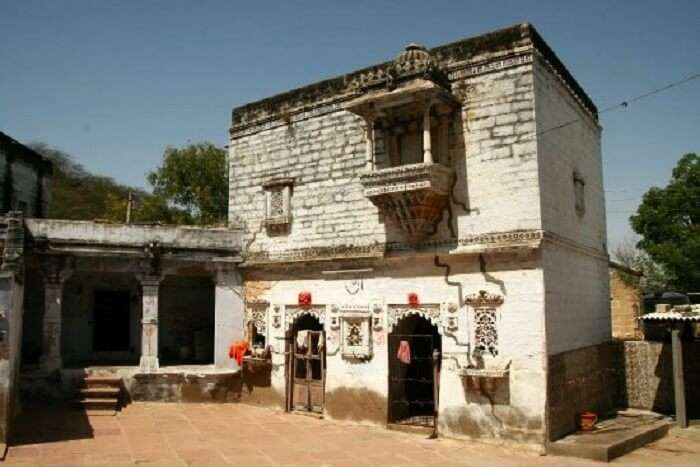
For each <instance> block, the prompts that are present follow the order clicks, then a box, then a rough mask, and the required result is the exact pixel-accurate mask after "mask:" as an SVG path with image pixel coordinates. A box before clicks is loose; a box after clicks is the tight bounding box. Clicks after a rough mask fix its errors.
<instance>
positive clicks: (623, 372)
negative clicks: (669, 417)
mask: <svg viewBox="0 0 700 467" xmlns="http://www.w3.org/2000/svg"><path fill="white" fill-rule="evenodd" d="M619 348H620V353H621V357H620V358H621V362H620V367H619V369H620V393H619V405H620V406H622V407H625V406H627V407H633V408H637V409H644V410H653V411H654V412H660V413H663V414H673V413H674V412H675V408H674V399H673V397H674V396H673V362H672V359H671V344H670V343H663V342H650V341H625V342H621V343H619ZM683 357H684V358H683V365H684V369H685V372H684V374H685V391H686V394H685V398H686V402H687V405H688V415H689V416H690V417H691V418H693V417H694V418H697V417H699V416H700V342H683Z"/></svg>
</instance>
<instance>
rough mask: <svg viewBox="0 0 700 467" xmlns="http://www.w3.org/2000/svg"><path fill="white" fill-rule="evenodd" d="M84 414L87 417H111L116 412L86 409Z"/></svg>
mask: <svg viewBox="0 0 700 467" xmlns="http://www.w3.org/2000/svg"><path fill="white" fill-rule="evenodd" d="M85 414H86V415H87V416H89V417H94V416H98V417H100V416H102V417H113V416H115V415H116V414H117V411H116V410H113V409H87V410H85Z"/></svg>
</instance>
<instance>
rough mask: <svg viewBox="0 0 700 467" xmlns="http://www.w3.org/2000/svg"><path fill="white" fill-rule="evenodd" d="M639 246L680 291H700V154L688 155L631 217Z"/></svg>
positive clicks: (647, 196)
mask: <svg viewBox="0 0 700 467" xmlns="http://www.w3.org/2000/svg"><path fill="white" fill-rule="evenodd" d="M630 222H631V224H632V228H633V229H634V231H635V232H637V233H638V234H639V235H640V236H641V237H642V238H641V240H640V241H639V242H638V243H637V246H638V247H639V248H640V249H641V250H643V251H644V252H646V253H647V254H648V255H649V257H650V258H651V259H652V260H653V261H654V262H656V263H657V264H659V265H660V266H661V267H663V269H665V270H666V271H667V272H668V273H669V274H670V275H671V276H672V277H671V285H672V286H674V287H675V288H676V289H677V290H679V291H686V292H696V291H700V155H698V154H692V153H691V154H686V155H684V156H683V157H682V158H681V159H680V161H678V164H677V165H676V167H675V168H674V169H673V173H672V176H671V181H670V182H669V184H668V185H667V186H666V187H665V188H658V187H653V188H651V189H650V190H649V191H647V192H646V193H645V194H644V197H643V198H642V203H641V204H640V206H639V208H638V209H637V213H636V214H635V215H633V216H632V217H631V218H630Z"/></svg>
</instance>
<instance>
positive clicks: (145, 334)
mask: <svg viewBox="0 0 700 467" xmlns="http://www.w3.org/2000/svg"><path fill="white" fill-rule="evenodd" d="M138 279H139V282H140V283H141V303H142V305H141V308H142V310H141V360H140V361H139V367H140V368H141V371H142V372H144V373H148V372H151V371H156V370H158V291H159V289H160V282H161V281H162V280H163V277H162V276H158V275H143V276H138Z"/></svg>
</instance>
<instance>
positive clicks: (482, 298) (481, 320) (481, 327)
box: [465, 290, 503, 358]
mask: <svg viewBox="0 0 700 467" xmlns="http://www.w3.org/2000/svg"><path fill="white" fill-rule="evenodd" d="M465 303H466V304H467V305H469V306H470V307H472V308H473V309H474V311H473V313H472V323H473V329H474V334H473V336H472V337H473V341H472V349H473V351H472V353H473V355H474V356H475V357H481V358H483V357H489V358H496V357H498V354H499V348H498V321H499V320H498V307H500V306H501V304H503V297H502V296H500V295H493V294H489V293H487V292H486V291H484V290H481V291H479V293H476V294H472V295H468V296H467V297H465Z"/></svg>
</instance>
